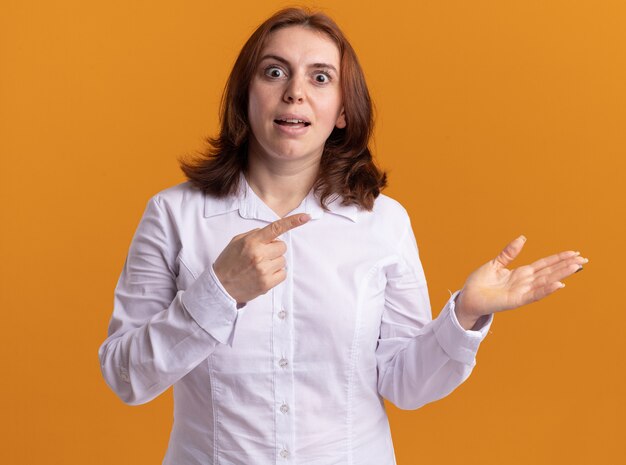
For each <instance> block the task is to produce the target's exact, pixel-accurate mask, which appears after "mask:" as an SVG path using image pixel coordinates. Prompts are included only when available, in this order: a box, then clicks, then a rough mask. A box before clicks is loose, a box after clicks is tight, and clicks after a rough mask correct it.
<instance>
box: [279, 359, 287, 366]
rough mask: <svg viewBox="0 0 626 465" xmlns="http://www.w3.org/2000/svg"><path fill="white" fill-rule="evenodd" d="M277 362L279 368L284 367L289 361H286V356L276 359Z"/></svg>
mask: <svg viewBox="0 0 626 465" xmlns="http://www.w3.org/2000/svg"><path fill="white" fill-rule="evenodd" d="M278 364H279V365H280V367H281V368H285V367H286V366H287V365H289V362H288V361H287V359H286V358H281V359H280V360H279V361H278Z"/></svg>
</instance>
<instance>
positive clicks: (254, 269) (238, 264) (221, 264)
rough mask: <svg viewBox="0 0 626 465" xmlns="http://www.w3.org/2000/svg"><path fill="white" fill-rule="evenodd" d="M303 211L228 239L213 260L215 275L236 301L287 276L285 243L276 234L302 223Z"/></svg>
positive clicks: (305, 218)
mask: <svg viewBox="0 0 626 465" xmlns="http://www.w3.org/2000/svg"><path fill="white" fill-rule="evenodd" d="M310 219H311V217H310V216H309V215H308V214H306V213H300V214H297V215H291V216H286V217H285V218H281V219H280V220H277V221H274V222H273V223H270V224H268V225H267V226H265V227H264V228H256V229H253V230H251V231H248V232H246V233H243V234H239V235H237V236H235V237H233V238H232V239H231V241H230V242H229V243H228V245H227V246H226V248H225V249H224V250H223V251H222V253H221V254H220V255H219V257H217V260H215V263H214V264H213V270H214V271H215V275H216V276H217V278H218V279H219V280H220V283H222V286H223V287H224V289H226V291H227V292H228V293H229V294H230V295H231V297H233V299H235V300H236V301H237V303H238V304H243V303H246V302H249V301H250V300H252V299H254V298H255V297H258V296H259V295H261V294H265V293H266V292H267V291H269V290H270V289H271V288H273V287H274V286H276V285H277V284H280V283H281V282H283V281H284V280H285V278H286V277H287V271H286V270H285V257H284V256H283V255H284V253H285V252H286V251H287V246H286V245H285V243H284V242H283V241H279V240H276V238H277V237H278V236H280V235H281V234H284V233H285V232H287V231H289V230H290V229H293V228H296V227H298V226H302V225H303V224H304V223H306V222H307V221H309V220H310Z"/></svg>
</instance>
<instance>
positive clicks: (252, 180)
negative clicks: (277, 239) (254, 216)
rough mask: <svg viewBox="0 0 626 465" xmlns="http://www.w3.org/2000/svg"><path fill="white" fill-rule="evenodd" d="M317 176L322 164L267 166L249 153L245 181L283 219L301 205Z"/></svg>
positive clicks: (299, 163)
mask: <svg viewBox="0 0 626 465" xmlns="http://www.w3.org/2000/svg"><path fill="white" fill-rule="evenodd" d="M318 172H319V160H315V162H313V163H312V162H311V161H309V162H308V163H307V161H305V160H293V161H287V162H284V163H266V162H265V160H260V159H259V158H258V157H256V156H254V154H252V153H249V156H248V169H247V172H246V180H247V181H248V184H249V185H250V188H251V189H252V190H253V191H254V193H255V194H256V195H257V196H258V197H259V198H260V199H261V200H262V201H263V202H264V203H265V204H266V205H267V206H268V207H270V208H271V209H272V210H273V211H274V212H275V213H276V214H277V215H278V216H280V217H281V218H282V217H283V216H285V215H286V214H287V213H289V212H290V211H292V210H293V209H294V208H296V207H297V206H298V205H300V203H302V200H303V199H304V198H305V197H306V196H307V194H308V193H309V191H310V190H311V188H312V187H313V184H314V183H315V180H316V179H317V175H318Z"/></svg>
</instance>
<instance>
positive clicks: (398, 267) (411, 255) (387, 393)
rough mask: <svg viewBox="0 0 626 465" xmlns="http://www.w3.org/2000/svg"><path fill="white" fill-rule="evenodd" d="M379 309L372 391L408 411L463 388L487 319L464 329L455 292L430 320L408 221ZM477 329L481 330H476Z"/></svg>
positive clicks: (489, 324)
mask: <svg viewBox="0 0 626 465" xmlns="http://www.w3.org/2000/svg"><path fill="white" fill-rule="evenodd" d="M386 277H387V285H386V288H385V308H384V311H383V316H382V321H381V327H380V337H379V340H378V346H377V349H376V361H377V368H378V391H379V393H380V395H382V396H383V397H385V398H386V399H388V400H389V401H390V402H392V403H393V404H394V405H396V406H397V407H398V408H401V409H405V410H412V409H417V408H419V407H421V406H422V405H424V404H427V403H429V402H433V401H435V400H438V399H441V398H442V397H445V396H447V395H448V394H449V393H450V392H452V391H453V390H454V389H455V388H456V387H457V386H459V385H460V384H461V383H463V382H464V381H465V380H466V379H467V378H468V376H469V375H470V373H471V372H472V369H473V367H474V365H475V364H476V353H477V351H478V346H479V345H480V343H481V341H482V340H483V339H484V338H485V336H486V335H487V333H488V331H489V328H490V327H491V323H492V321H493V314H491V315H489V316H488V317H486V318H483V319H481V320H480V321H479V323H477V326H478V327H477V328H476V329H475V330H474V329H473V330H465V329H464V328H463V327H462V326H461V325H460V324H459V322H458V320H457V318H456V314H455V312H454V305H455V299H456V296H457V295H458V294H459V291H456V292H455V293H453V294H452V295H451V296H450V299H449V300H448V302H447V303H446V305H445V306H444V308H443V310H442V311H441V312H440V314H439V316H437V318H436V319H435V320H433V319H432V314H431V309H430V301H429V297H428V289H427V285H426V279H425V276H424V271H423V269H422V265H421V262H420V259H419V252H418V248H417V244H416V241H415V236H414V234H413V230H412V229H411V226H410V222H409V225H408V228H407V230H406V232H405V234H404V237H403V239H402V240H401V241H400V245H399V249H398V259H397V260H396V261H395V262H394V263H393V264H392V265H390V266H389V267H387V268H386ZM481 324H482V326H481Z"/></svg>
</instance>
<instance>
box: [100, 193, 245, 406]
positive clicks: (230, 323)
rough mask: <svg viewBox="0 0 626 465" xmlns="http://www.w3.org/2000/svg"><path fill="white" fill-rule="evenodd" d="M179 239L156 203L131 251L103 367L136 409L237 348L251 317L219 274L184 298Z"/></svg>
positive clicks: (205, 276) (207, 276)
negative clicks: (222, 350)
mask: <svg viewBox="0 0 626 465" xmlns="http://www.w3.org/2000/svg"><path fill="white" fill-rule="evenodd" d="M178 241H179V240H178V235H177V234H176V230H175V227H174V225H173V224H172V222H171V220H170V217H169V215H167V214H166V212H165V211H164V210H163V209H162V207H161V206H160V205H159V201H158V198H157V197H156V196H155V197H153V198H152V199H150V201H149V202H148V205H147V207H146V210H145V212H144V214H143V217H142V219H141V221H140V223H139V226H138V228H137V231H136V232H135V235H134V237H133V240H132V242H131V245H130V249H129V252H128V255H127V257H126V261H125V263H124V268H123V270H122V273H121V275H120V277H119V280H118V283H117V286H116V288H115V295H114V308H113V315H112V317H111V320H110V323H109V329H108V337H107V338H106V340H105V341H104V342H103V343H102V345H101V346H100V349H99V351H98V356H99V358H100V367H101V370H102V374H103V376H104V379H105V381H106V382H107V384H108V385H109V387H110V388H111V389H112V390H113V391H114V392H115V393H116V394H117V395H118V396H119V397H120V398H121V399H122V400H123V401H124V402H126V403H128V404H131V405H137V404H142V403H145V402H148V401H150V400H152V399H153V398H155V397H156V396H158V395H159V394H161V393H162V392H163V391H165V390H166V389H167V388H168V387H169V386H171V385H172V384H174V383H175V382H176V381H178V380H179V379H180V378H182V377H183V376H184V375H185V374H187V373H188V372H189V371H191V370H192V369H193V368H195V367H196V366H197V365H198V364H199V363H200V362H202V361H203V360H205V359H206V358H207V357H208V356H209V355H210V354H211V352H212V351H213V350H214V349H215V348H216V346H217V345H218V344H220V343H222V344H228V345H230V344H232V340H233V335H234V331H235V326H236V321H237V318H238V316H239V314H240V313H242V312H244V311H245V310H238V309H237V302H236V301H235V300H234V299H233V298H232V297H231V296H230V295H229V294H228V293H227V292H226V290H225V289H224V288H223V287H222V285H221V284H220V282H219V280H218V279H217V276H216V275H215V272H214V270H213V267H212V266H209V267H207V269H206V270H205V271H204V272H203V273H202V274H201V275H200V276H198V278H197V279H196V280H195V281H194V282H193V283H192V284H191V285H190V286H189V287H188V288H187V289H186V290H184V291H183V290H178V287H177V284H176V278H177V275H178V273H179V270H178V267H177V260H176V258H177V255H178V250H180V244H178Z"/></svg>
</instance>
